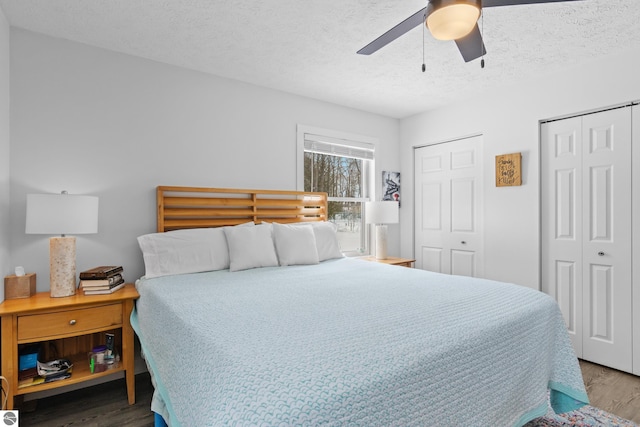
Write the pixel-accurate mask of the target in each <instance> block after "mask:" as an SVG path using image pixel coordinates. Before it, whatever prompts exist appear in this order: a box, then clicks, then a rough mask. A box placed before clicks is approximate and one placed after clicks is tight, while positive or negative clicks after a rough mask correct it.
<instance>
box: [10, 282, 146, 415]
mask: <svg viewBox="0 0 640 427" xmlns="http://www.w3.org/2000/svg"><path fill="white" fill-rule="evenodd" d="M138 297H139V295H138V291H136V288H135V286H134V285H133V284H130V283H129V284H127V285H126V286H125V287H124V288H122V289H121V290H119V291H116V292H114V293H112V294H109V295H88V296H85V295H84V294H82V292H79V293H77V294H76V295H73V296H70V297H64V298H51V296H50V293H49V292H39V293H37V294H35V295H33V296H32V297H30V298H22V299H11V300H5V301H4V302H3V303H2V304H0V321H1V322H2V326H1V327H2V375H3V376H4V377H5V378H6V379H7V380H8V381H9V390H8V392H7V397H8V399H7V408H6V409H13V408H14V401H13V400H14V396H20V395H24V394H28V393H35V392H37V391H43V390H50V389H54V388H58V387H63V386H66V385H71V384H77V383H80V382H84V381H88V380H91V379H94V378H98V377H102V376H106V375H113V374H116V373H119V372H122V371H124V372H125V378H126V383H127V396H128V399H129V404H130V405H133V404H134V403H135V400H136V393H135V378H134V372H133V362H134V355H133V337H134V332H133V329H132V328H131V323H130V322H129V316H130V315H131V310H133V301H134V300H135V299H137V298H138ZM106 332H110V333H113V334H114V335H115V350H116V351H117V352H118V353H119V354H120V363H119V366H118V367H114V368H112V369H109V370H106V371H103V372H96V373H93V374H92V373H91V372H90V368H89V357H88V354H89V352H90V351H91V349H92V348H94V347H95V346H98V345H101V344H104V343H105V333H106ZM33 343H39V344H40V351H41V354H42V360H41V361H48V360H53V359H59V358H67V359H70V360H71V361H72V362H73V371H72V374H71V378H67V379H64V380H59V381H53V382H49V383H42V384H37V385H28V386H25V387H21V388H20V387H18V361H19V359H18V354H19V350H20V349H22V348H23V347H25V346H27V345H30V344H33Z"/></svg>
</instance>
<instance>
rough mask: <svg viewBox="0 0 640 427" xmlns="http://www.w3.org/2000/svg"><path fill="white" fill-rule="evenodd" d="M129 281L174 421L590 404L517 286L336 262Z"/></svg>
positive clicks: (482, 420) (559, 336) (289, 419)
mask: <svg viewBox="0 0 640 427" xmlns="http://www.w3.org/2000/svg"><path fill="white" fill-rule="evenodd" d="M137 288H138V291H139V292H140V299H139V300H138V301H137V303H136V309H135V311H134V313H133V314H132V323H133V326H134V328H135V330H136V332H137V333H138V335H139V337H140V340H141V343H142V347H143V352H144V353H145V356H146V359H147V363H148V365H149V367H150V370H151V371H152V373H153V377H154V381H155V385H156V392H155V394H156V395H155V397H154V408H153V409H154V410H159V411H161V408H160V406H161V404H160V402H161V401H162V402H164V404H166V407H167V410H168V415H165V417H168V422H169V424H170V425H172V426H179V425H182V426H185V427H186V426H226V425H234V426H317V425H322V426H367V427H370V426H434V425H437V426H492V427H494V426H514V425H515V426H519V425H522V424H524V423H526V422H527V421H529V420H531V419H533V418H536V417H538V416H542V415H544V414H545V413H546V411H547V402H548V399H549V396H550V397H551V403H552V405H553V407H554V409H555V410H556V412H564V411H569V410H573V409H576V408H578V407H580V406H582V405H584V404H585V403H586V402H587V401H588V400H587V395H586V393H585V389H584V384H583V382H582V376H581V372H580V368H579V365H578V361H577V359H576V356H575V354H574V352H573V349H572V347H571V343H570V341H569V338H568V335H567V332H566V328H565V324H564V321H563V318H562V315H561V313H560V310H559V308H558V306H557V304H556V303H555V301H554V300H553V299H551V298H550V297H549V296H547V295H546V294H543V293H541V292H538V291H534V290H531V289H528V288H524V287H520V286H515V285H510V284H505V283H499V282H494V281H488V280H480V279H472V278H466V277H456V276H448V275H441V274H436V273H429V272H425V271H421V270H416V269H411V268H402V267H395V266H388V265H384V264H379V263H372V262H366V261H362V260H357V259H347V258H345V259H339V260H332V261H326V262H323V263H321V264H319V265H314V266H291V267H270V268H260V269H254V270H246V271H240V272H233V273H231V272H229V271H228V270H223V271H217V272H208V273H199V274H188V275H180V276H170V277H160V278H154V279H149V280H146V279H144V278H143V279H141V280H139V281H138V283H137ZM549 390H550V391H551V392H549Z"/></svg>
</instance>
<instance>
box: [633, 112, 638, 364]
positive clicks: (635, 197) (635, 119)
mask: <svg viewBox="0 0 640 427" xmlns="http://www.w3.org/2000/svg"><path fill="white" fill-rule="evenodd" d="M631 115H632V121H633V126H632V135H631V137H632V143H631V158H632V164H633V167H632V171H631V191H632V192H633V194H632V196H631V197H632V201H633V205H632V207H631V212H632V218H633V219H632V221H633V223H632V224H631V225H632V227H633V243H632V245H633V249H632V255H633V265H634V266H635V268H634V270H633V272H632V274H633V277H632V283H633V284H634V285H633V286H634V288H633V289H632V293H633V308H634V310H633V317H632V320H633V322H632V325H633V373H634V374H635V375H640V107H638V106H634V107H632V111H631Z"/></svg>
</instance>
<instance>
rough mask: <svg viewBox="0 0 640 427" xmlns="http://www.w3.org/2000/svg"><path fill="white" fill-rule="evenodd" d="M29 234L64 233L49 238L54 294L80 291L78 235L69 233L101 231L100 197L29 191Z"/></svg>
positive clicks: (51, 281)
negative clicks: (77, 252) (77, 259)
mask: <svg viewBox="0 0 640 427" xmlns="http://www.w3.org/2000/svg"><path fill="white" fill-rule="evenodd" d="M25 232H26V233H27V234H60V235H61V237H51V238H50V239H49V277H50V287H51V296H52V297H54V298H57V297H66V296H70V295H75V293H76V238H75V237H70V236H65V235H66V234H93V233H97V232H98V198H97V197H94V196H76V195H69V194H67V192H66V191H63V192H62V194H27V221H26V228H25Z"/></svg>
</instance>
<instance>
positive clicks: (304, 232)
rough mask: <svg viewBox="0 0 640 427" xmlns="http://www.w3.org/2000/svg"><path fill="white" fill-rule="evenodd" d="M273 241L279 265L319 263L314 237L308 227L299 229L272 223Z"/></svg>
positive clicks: (310, 228) (311, 229)
mask: <svg viewBox="0 0 640 427" xmlns="http://www.w3.org/2000/svg"><path fill="white" fill-rule="evenodd" d="M273 241H274V242H275V245H276V252H277V253H278V260H279V261H280V265H297V264H317V263H318V262H319V260H318V249H317V248H316V237H315V234H314V232H313V228H312V227H311V226H310V225H307V226H306V227H299V226H293V225H285V224H277V223H273Z"/></svg>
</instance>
